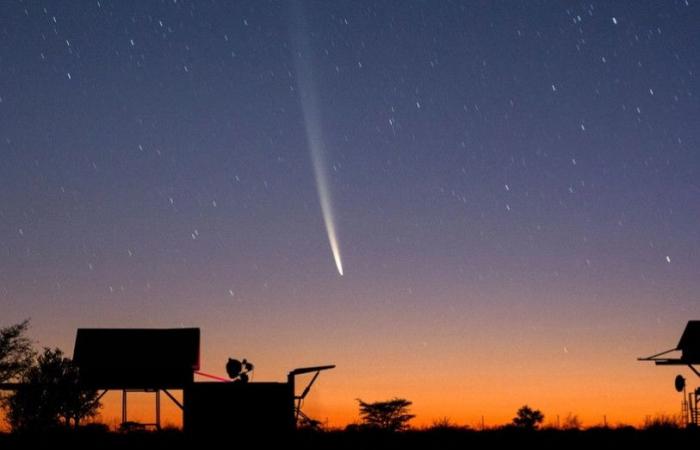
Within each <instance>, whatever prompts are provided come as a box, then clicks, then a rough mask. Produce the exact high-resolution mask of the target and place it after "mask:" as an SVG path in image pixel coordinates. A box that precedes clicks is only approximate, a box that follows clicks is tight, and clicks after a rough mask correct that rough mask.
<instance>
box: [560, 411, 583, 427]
mask: <svg viewBox="0 0 700 450" xmlns="http://www.w3.org/2000/svg"><path fill="white" fill-rule="evenodd" d="M582 427H583V425H582V424H581V420H580V419H579V418H578V416H577V415H576V414H572V413H569V414H567V415H566V417H565V418H564V422H562V424H561V428H562V429H563V430H580V429H581V428H582Z"/></svg>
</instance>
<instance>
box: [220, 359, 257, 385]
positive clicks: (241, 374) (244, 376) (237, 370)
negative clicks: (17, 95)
mask: <svg viewBox="0 0 700 450" xmlns="http://www.w3.org/2000/svg"><path fill="white" fill-rule="evenodd" d="M253 369H254V367H253V364H251V363H249V362H248V361H247V360H246V359H244V360H243V361H239V360H237V359H233V358H229V359H228V363H226V373H228V376H229V377H230V378H231V379H232V380H233V381H239V382H243V383H246V382H248V373H249V372H251V371H252V370H253Z"/></svg>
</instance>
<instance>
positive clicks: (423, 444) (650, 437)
mask: <svg viewBox="0 0 700 450" xmlns="http://www.w3.org/2000/svg"><path fill="white" fill-rule="evenodd" d="M271 441H275V442H274V443H276V444H279V445H277V446H275V447H276V448H280V447H281V446H284V447H286V448H302V449H305V448H308V449H329V450H333V449H372V448H377V449H380V448H381V449H407V448H420V449H433V448H434V449H467V448H472V449H473V448H488V449H495V448H515V449H522V448H538V449H542V448H546V449H569V448H581V449H583V448H586V449H596V450H599V449H606V448H611V449H612V448H615V449H619V448H634V447H637V448H672V447H674V446H677V448H681V446H685V445H687V444H691V445H695V446H697V444H700V430H698V429H648V430H637V429H634V428H618V429H605V428H597V429H589V430H583V431H575V430H573V431H562V430H543V431H535V432H527V431H519V430H489V431H472V430H462V429H447V430H432V431H408V432H402V433H393V434H387V433H376V432H348V431H331V432H323V433H304V432H300V433H297V434H296V435H294V436H288V437H283V436H269V435H265V436H255V437H250V438H243V437H240V436H236V435H233V434H230V433H229V434H226V433H223V434H222V438H219V439H216V438H214V437H213V436H209V437H197V438H195V437H191V436H186V435H184V434H183V433H182V432H180V431H162V432H134V433H126V434H125V433H112V432H96V431H89V432H84V431H83V432H55V433H49V434H43V435H36V434H34V435H24V436H21V435H8V434H2V435H0V449H20V448H22V449H24V448H32V449H70V448H74V449H88V448H90V449H129V450H133V449H137V448H148V449H157V448H188V449H198V448H212V449H226V448H261V446H265V447H267V446H268V444H271V443H272V442H271Z"/></svg>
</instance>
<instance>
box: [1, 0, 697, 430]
mask: <svg viewBox="0 0 700 450" xmlns="http://www.w3.org/2000/svg"><path fill="white" fill-rule="evenodd" d="M300 18H301V19H300ZM698 23H700V4H699V3H698V2H697V1H696V0H680V1H641V2H639V1H634V2H631V1H630V2H627V1H615V2H607V1H604V2H601V1H586V2H544V1H541V2H539V1H521V2H516V1H507V2H506V1H504V2H491V1H479V2H459V1H453V2H417V1H415V2H412V1H409V2H406V1H387V2H371V1H352V2H350V1H347V2H346V1H333V2H323V1H318V2H303V3H302V4H297V6H296V9H295V8H294V7H293V6H292V5H291V4H290V3H288V2H282V1H252V0H251V1H235V2H229V1H223V0H219V1H214V0H212V1H185V0H167V1H107V0H99V1H89V2H88V1H84V2H83V1H80V2H79V1H75V2H73V1H71V2H67V1H66V2H54V1H11V2H10V1H8V2H2V3H0V155H1V157H2V159H1V160H0V161H1V162H0V187H1V189H0V325H8V324H11V323H15V322H18V321H20V320H22V319H24V318H28V317H29V318H31V336H32V337H33V338H35V339H36V340H37V346H52V347H53V346H58V347H60V348H62V349H64V350H66V351H67V352H68V353H71V352H72V348H73V340H74V337H75V330H76V328H78V327H180V326H188V327H189V326H196V327H200V328H201V330H202V363H203V367H202V369H203V370H204V371H206V372H210V373H216V374H219V375H224V374H225V371H224V365H225V362H226V359H227V358H228V357H229V356H231V357H239V358H242V357H245V358H248V359H250V360H251V361H253V362H254V363H255V364H256V371H255V375H254V380H280V381H282V380H284V379H285V377H286V373H287V372H288V371H289V370H291V369H293V368H295V367H300V366H306V365H317V364H329V363H334V364H337V366H338V367H337V369H335V370H333V371H330V372H327V373H324V374H323V375H322V376H321V378H320V380H319V382H318V385H317V387H316V388H315V389H314V390H313V391H312V393H311V395H310V396H309V399H308V401H307V409H306V411H307V412H308V413H309V414H311V415H312V416H314V417H316V418H319V419H321V420H326V419H327V420H328V421H329V423H330V424H331V425H334V426H340V425H343V424H345V423H348V422H352V421H354V420H356V419H357V401H356V400H355V399H357V398H361V399H363V400H365V401H374V400H384V399H388V398H391V397H394V396H400V397H405V398H408V399H410V400H412V401H413V402H414V405H413V409H412V411H413V412H414V413H415V414H416V415H417V418H416V420H415V421H414V423H415V424H416V425H421V424H430V423H431V422H432V421H433V420H434V419H438V418H441V417H449V418H451V419H452V420H453V421H455V422H458V423H464V424H470V425H476V424H477V423H479V422H480V421H481V417H482V415H483V416H484V420H485V422H486V424H487V425H494V424H497V423H503V422H506V421H508V420H510V418H512V416H513V414H514V412H515V411H516V410H517V408H518V407H519V406H521V405H523V404H525V403H528V404H530V405H531V406H533V407H536V408H539V409H541V410H542V411H543V412H544V413H545V416H546V418H545V421H546V422H549V421H552V420H555V417H556V415H560V417H561V418H562V419H563V417H564V416H565V415H566V414H567V413H568V412H573V413H576V414H578V415H579V417H580V418H581V419H582V420H583V422H584V425H594V424H597V423H601V422H602V421H603V415H606V416H607V420H608V422H610V423H618V422H627V423H634V424H638V423H640V422H642V421H643V420H644V418H645V417H646V416H648V415H654V414H657V413H669V414H670V413H677V412H679V411H680V400H681V398H680V396H679V395H678V394H676V393H675V391H674V390H673V387H672V386H673V377H674V376H675V375H676V374H677V373H684V374H685V375H686V376H687V377H688V379H689V381H690V382H691V383H690V384H691V386H694V385H695V382H696V379H695V378H694V377H692V374H691V373H690V372H689V371H688V370H687V369H683V368H668V367H666V368H657V367H654V366H653V365H651V364H649V363H646V364H645V363H641V362H638V361H636V360H635V359H636V358H637V357H638V356H645V355H648V354H651V353H654V352H656V351H662V350H666V349H668V348H671V347H673V346H675V344H676V343H677V340H678V338H679V337H680V334H681V332H682V330H683V327H684V326H685V323H686V321H687V320H689V319H698V318H699V317H698V309H699V308H698V305H699V303H698V295H697V293H698V292H699V291H700V277H699V276H698V268H699V267H700V227H699V226H698V225H699V224H700V202H699V201H698V199H699V198H700V181H699V180H700V152H699V151H698V145H699V144H700V126H698V124H699V120H698V119H699V118H700V101H699V100H698V95H699V92H698V73H700V27H698ZM295 36H296V38H295ZM300 36H301V39H302V41H305V42H306V44H305V46H301V47H300V46H299V45H298V44H295V42H297V41H295V39H299V37H300ZM300 61H301V62H302V63H301V66H300ZM304 64H307V65H304ZM304 67H305V68H306V69H308V70H306V69H304V70H302V68H304ZM299 72H302V73H299ZM300 76H301V77H309V78H308V80H307V81H303V80H300V79H299V77H300ZM304 86H306V87H304ZM300 88H301V89H300ZM305 90H306V91H309V90H312V91H313V92H312V93H304V92H302V94H303V95H300V91H305ZM312 94H313V95H315V96H316V100H317V101H316V104H317V108H318V110H317V112H316V113H315V114H305V113H304V111H303V107H302V105H303V102H304V100H303V98H304V97H305V96H308V95H312ZM310 122H313V123H310ZM309 126H312V127H315V128H314V129H318V130H321V131H320V132H321V133H322V135H323V143H324V145H323V148H322V150H323V157H324V158H323V159H325V161H323V163H324V164H325V170H326V172H327V181H328V189H329V192H330V198H331V200H332V206H333V209H334V213H335V216H334V227H335V233H336V236H337V239H338V249H339V252H340V255H341V258H342V264H343V269H344V276H340V275H339V274H338V271H337V269H336V264H335V263H334V258H333V255H332V254H331V247H330V245H329V241H328V233H327V231H326V227H325V226H324V220H323V213H322V211H321V207H320V205H319V195H318V192H317V182H316V179H315V177H314V167H313V163H312V158H311V156H310V152H309V144H310V143H309V142H308V139H307V137H308V136H312V135H313V134H312V133H307V131H308V129H307V127H309ZM110 395H112V394H110ZM116 399H117V397H116V396H110V397H107V398H106V400H107V401H106V407H105V410H104V414H103V418H104V420H105V421H108V422H109V421H111V420H114V417H116V415H117V414H118V413H117V407H118V402H117V401H116ZM137 409H138V408H137ZM168 414H169V416H168V417H171V418H172V417H174V416H173V413H168Z"/></svg>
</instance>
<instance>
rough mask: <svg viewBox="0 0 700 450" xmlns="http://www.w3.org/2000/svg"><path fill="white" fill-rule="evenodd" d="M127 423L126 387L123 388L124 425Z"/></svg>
mask: <svg viewBox="0 0 700 450" xmlns="http://www.w3.org/2000/svg"><path fill="white" fill-rule="evenodd" d="M125 423H126V389H122V425H124V424H125Z"/></svg>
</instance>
